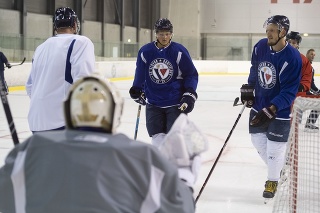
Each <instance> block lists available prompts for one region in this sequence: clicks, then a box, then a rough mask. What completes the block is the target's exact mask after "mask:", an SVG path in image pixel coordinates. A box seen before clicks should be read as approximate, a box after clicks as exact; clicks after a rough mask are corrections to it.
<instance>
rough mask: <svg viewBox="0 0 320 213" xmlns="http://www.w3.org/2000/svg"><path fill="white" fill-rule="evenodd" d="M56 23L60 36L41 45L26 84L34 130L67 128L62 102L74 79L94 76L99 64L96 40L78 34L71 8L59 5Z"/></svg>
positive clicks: (34, 57)
mask: <svg viewBox="0 0 320 213" xmlns="http://www.w3.org/2000/svg"><path fill="white" fill-rule="evenodd" d="M53 25H54V29H55V31H56V35H55V36H53V37H51V38H49V39H47V40H46V41H45V42H44V43H42V44H41V45H39V46H38V47H37V49H36V51H35V53H34V55H33V58H32V67H31V71H30V75H29V78H28V81H27V83H26V90H27V93H28V95H29V97H30V109H29V115H28V122H29V128H30V130H31V131H32V132H33V133H35V132H39V131H47V130H59V129H63V128H64V118H63V108H62V102H63V101H64V100H65V98H66V96H67V94H68V91H69V88H70V86H71V85H72V84H73V82H75V81H76V80H78V79H80V78H81V77H83V76H88V75H90V74H91V73H92V72H93V71H94V66H95V55H94V46H93V43H92V42H91V41H90V40H89V39H88V38H87V37H85V36H80V35H77V34H78V32H79V30H80V23H79V20H78V17H77V15H76V13H75V12H74V11H73V10H72V9H71V8H69V7H62V8H58V9H57V10H56V12H55V14H54V17H53Z"/></svg>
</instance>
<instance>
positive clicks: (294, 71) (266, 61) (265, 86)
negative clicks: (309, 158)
mask: <svg viewBox="0 0 320 213" xmlns="http://www.w3.org/2000/svg"><path fill="white" fill-rule="evenodd" d="M289 27H290V22H289V19H288V18H287V17H286V16H283V15H275V16H271V17H270V18H268V19H267V20H266V22H265V24H264V28H266V35H267V38H264V39H261V40H260V41H259V42H258V43H257V44H256V45H255V46H254V48H253V52H252V59H251V64H252V66H251V69H250V74H249V77H248V84H244V85H242V87H241V89H240V91H241V100H242V103H245V102H246V103H247V107H249V108H251V107H252V109H251V111H250V118H249V133H250V134H251V141H252V143H253V145H254V147H255V148H256V149H257V151H258V153H259V155H260V157H261V158H262V160H263V161H264V162H265V163H266V165H267V167H268V176H267V181H266V183H265V189H264V191H263V197H264V198H273V196H274V195H275V193H276V190H277V185H278V180H279V179H280V171H281V169H282V167H283V165H284V160H285V151H286V144H287V140H288V135H289V130H290V109H291V105H292V103H293V101H294V99H295V97H296V94H297V92H298V88H299V83H300V78H301V66H302V62H301V56H300V54H299V52H298V51H297V50H296V49H294V48H293V47H292V46H290V45H289V44H288V43H287V42H286V34H287V33H288V31H289Z"/></svg>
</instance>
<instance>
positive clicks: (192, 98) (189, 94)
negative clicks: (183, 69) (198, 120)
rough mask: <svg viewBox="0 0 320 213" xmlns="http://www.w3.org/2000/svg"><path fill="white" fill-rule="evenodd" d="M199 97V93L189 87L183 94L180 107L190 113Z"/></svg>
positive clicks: (184, 111)
mask: <svg viewBox="0 0 320 213" xmlns="http://www.w3.org/2000/svg"><path fill="white" fill-rule="evenodd" d="M197 98H198V95H197V93H196V92H195V91H193V90H192V89H188V90H187V91H186V92H185V93H183V95H182V98H181V101H180V104H179V109H180V110H181V111H182V112H183V113H185V114H188V113H190V112H191V111H192V110H193V108H194V103H195V102H196V100H197Z"/></svg>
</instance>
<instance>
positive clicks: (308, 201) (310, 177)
mask: <svg viewBox="0 0 320 213" xmlns="http://www.w3.org/2000/svg"><path fill="white" fill-rule="evenodd" d="M316 97H317V96H313V97H312V98H311V97H298V98H297V99H296V100H295V102H294V104H293V110H292V124H291V129H290V135H289V140H288V144H287V152H286V164H285V165H284V167H283V169H282V172H281V173H282V174H281V178H280V181H279V184H278V189H277V193H276V197H275V202H274V206H273V212H274V213H280V212H281V213H284V212H290V213H305V212H310V213H311V212H312V213H313V212H320V134H319V129H316V128H318V127H319V119H320V118H319V119H316V117H318V113H320V99H319V98H316ZM318 97H319V96H318ZM309 124H311V125H312V126H311V125H309ZM307 125H308V127H311V128H307Z"/></svg>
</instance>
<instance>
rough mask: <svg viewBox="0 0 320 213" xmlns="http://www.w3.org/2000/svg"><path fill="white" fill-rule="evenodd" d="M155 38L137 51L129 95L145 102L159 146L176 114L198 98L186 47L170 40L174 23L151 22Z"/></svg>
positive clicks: (150, 131)
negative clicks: (153, 23)
mask: <svg viewBox="0 0 320 213" xmlns="http://www.w3.org/2000/svg"><path fill="white" fill-rule="evenodd" d="M154 31H155V34H156V41H154V42H151V43H149V44H146V45H144V46H143V47H142V48H141V49H140V50H139V52H138V57H137V63H136V65H137V67H136V71H135V76H134V81H133V85H132V87H131V88H130V91H129V93H130V96H131V98H132V99H134V100H135V101H136V102H137V103H139V104H142V105H146V126H147V130H148V134H149V136H150V137H152V144H153V145H155V146H159V145H160V144H161V141H163V138H164V137H165V135H166V134H167V133H168V132H169V130H170V128H171V126H172V125H173V123H174V121H175V120H176V119H177V117H178V116H179V115H180V114H181V113H182V112H183V113H186V114H187V113H190V112H191V111H192V110H193V108H194V104H195V101H196V100H197V98H198V95H197V93H196V89H197V85H198V72H197V70H196V68H195V66H194V64H193V62H192V59H191V57H190V55H189V52H188V50H187V49H186V48H185V47H184V46H182V45H181V44H179V43H176V42H173V41H171V39H172V37H173V25H172V24H171V22H170V21H169V20H168V19H166V18H161V19H159V20H158V21H156V23H155V25H154Z"/></svg>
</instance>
